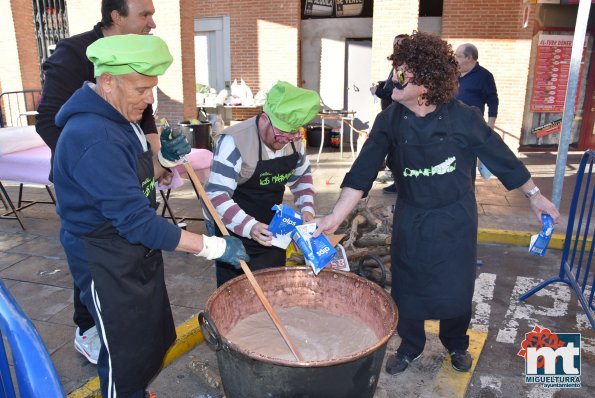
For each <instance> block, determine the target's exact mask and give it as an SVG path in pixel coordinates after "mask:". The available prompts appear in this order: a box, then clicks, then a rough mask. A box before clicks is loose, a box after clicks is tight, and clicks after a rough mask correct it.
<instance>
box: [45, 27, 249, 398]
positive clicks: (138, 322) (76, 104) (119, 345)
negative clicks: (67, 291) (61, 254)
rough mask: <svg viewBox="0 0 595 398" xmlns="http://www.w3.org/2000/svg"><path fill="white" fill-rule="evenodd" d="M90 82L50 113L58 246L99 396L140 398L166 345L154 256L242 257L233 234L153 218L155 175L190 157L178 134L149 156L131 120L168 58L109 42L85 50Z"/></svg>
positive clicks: (171, 336)
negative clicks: (84, 317) (88, 324)
mask: <svg viewBox="0 0 595 398" xmlns="http://www.w3.org/2000/svg"><path fill="white" fill-rule="evenodd" d="M87 57H88V58H89V60H91V62H93V65H94V70H95V76H96V84H93V83H90V82H85V84H84V85H83V87H81V88H80V89H79V90H77V91H76V92H75V93H74V94H73V95H72V97H70V99H69V100H68V101H67V102H66V103H65V104H64V106H63V107H62V108H61V109H60V111H59V112H58V114H57V115H56V125H57V126H58V127H60V128H63V130H62V133H61V135H60V138H59V139H58V144H57V147H56V154H55V158H54V184H55V189H56V195H57V202H58V204H57V205H56V211H57V213H58V215H59V216H60V221H61V229H60V241H61V243H62V245H63V246H64V251H65V253H66V257H67V260H68V266H69V269H70V272H71V274H72V277H73V278H74V280H75V282H76V285H77V286H79V287H80V289H81V301H82V302H83V303H84V304H85V306H86V307H87V308H88V309H89V310H90V311H91V314H92V316H93V318H94V320H95V324H96V325H97V328H98V332H99V336H100V339H101V350H100V352H99V359H98V363H97V372H98V374H99V379H100V385H101V392H102V395H103V396H104V397H113V396H125V397H134V398H136V397H138V398H144V397H145V394H146V387H147V385H148V384H149V382H150V381H151V380H152V379H153V378H154V377H155V376H156V374H157V372H158V371H159V369H160V368H161V364H162V363H163V358H164V356H165V353H166V351H167V349H168V348H169V347H170V346H171V345H172V343H173V342H174V340H175V337H176V333H175V327H174V323H173V318H172V313H171V308H170V305H169V299H168V296H167V291H166V288H165V281H164V270H163V258H162V255H161V250H168V251H173V250H177V251H184V252H190V253H194V254H195V255H198V256H202V257H206V258H208V259H221V260H223V261H226V262H229V263H231V264H234V265H235V266H238V267H239V261H240V259H243V260H247V259H248V256H247V255H246V252H245V250H244V248H243V247H242V244H241V242H240V241H239V240H238V239H237V238H233V237H225V238H219V237H207V236H204V235H197V234H193V233H191V232H188V231H184V230H181V229H180V228H179V227H178V226H177V225H174V224H171V223H169V222H168V221H166V220H165V219H164V218H162V217H159V216H158V215H157V214H156V213H155V208H156V201H155V178H157V177H158V175H156V174H158V173H156V172H155V170H159V169H163V168H168V167H172V166H174V165H176V164H177V163H178V162H179V160H180V158H181V157H182V156H184V155H185V154H187V153H188V152H190V146H189V145H188V143H187V141H186V140H185V138H184V137H183V136H177V137H171V139H170V140H162V147H161V150H160V152H159V154H158V155H156V156H153V154H152V152H151V151H150V150H149V148H148V146H147V142H146V139H145V137H144V134H143V133H142V131H141V129H140V127H139V126H138V124H137V122H138V121H139V120H140V119H141V116H142V114H143V112H144V110H145V109H146V107H147V105H148V104H151V103H152V102H153V94H152V88H153V87H154V86H155V85H156V84H157V76H159V75H162V74H164V73H165V71H166V70H167V68H168V67H169V66H170V65H171V63H172V56H171V54H170V53H169V50H168V48H167V45H166V44H165V42H164V41H163V40H161V39H160V38H159V37H156V36H150V35H120V36H109V37H105V38H102V39H99V40H97V41H95V42H94V43H93V44H91V45H90V46H89V47H88V48H87Z"/></svg>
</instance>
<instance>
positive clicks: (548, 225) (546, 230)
mask: <svg viewBox="0 0 595 398" xmlns="http://www.w3.org/2000/svg"><path fill="white" fill-rule="evenodd" d="M541 222H542V223H543V227H542V228H541V231H539V234H537V235H533V236H531V243H530V244H529V253H532V254H537V255H538V256H544V255H545V252H546V250H547V246H548V245H549V244H550V239H551V238H552V233H553V232H554V220H553V219H552V216H550V215H549V214H542V215H541Z"/></svg>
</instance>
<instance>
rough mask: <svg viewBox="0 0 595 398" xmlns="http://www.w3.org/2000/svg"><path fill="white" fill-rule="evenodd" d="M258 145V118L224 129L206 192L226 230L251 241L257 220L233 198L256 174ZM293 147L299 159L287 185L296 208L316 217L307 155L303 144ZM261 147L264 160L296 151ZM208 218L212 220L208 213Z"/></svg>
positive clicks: (288, 148) (216, 148) (298, 143)
mask: <svg viewBox="0 0 595 398" xmlns="http://www.w3.org/2000/svg"><path fill="white" fill-rule="evenodd" d="M258 143H259V142H258V136H257V131H256V120H255V118H251V119H248V120H246V121H244V122H242V123H239V124H236V125H234V126H232V127H229V128H227V129H225V130H224V131H223V132H222V135H220V136H219V137H217V144H216V147H215V153H214V155H213V163H212V164H211V173H210V175H209V181H208V183H207V186H206V189H205V190H206V192H207V196H208V197H209V199H210V200H211V202H212V203H213V206H214V207H215V209H216V210H217V213H218V214H219V216H220V217H221V219H222V221H223V224H225V226H226V227H227V229H228V230H230V231H232V232H234V233H235V234H237V235H240V236H243V237H246V238H250V231H251V230H252V227H253V226H254V225H255V224H256V223H257V222H258V221H257V220H256V219H255V218H254V217H252V216H251V215H249V214H247V213H246V212H245V211H244V210H242V209H241V208H240V206H239V205H238V204H237V203H236V202H235V201H234V200H233V199H232V196H233V193H234V192H235V190H236V189H237V187H238V186H241V185H242V183H244V182H246V181H248V180H249V179H250V178H251V177H252V174H253V173H254V169H255V168H256V163H257V162H258ZM294 145H295V147H296V150H297V151H298V153H299V159H298V163H297V166H296V168H295V170H294V172H293V175H292V176H291V177H290V178H289V180H288V181H287V186H288V187H289V189H290V190H291V192H292V194H293V198H294V203H295V205H296V206H297V208H298V209H299V210H300V211H301V212H305V211H308V212H310V213H312V214H315V211H314V184H313V181H312V171H311V169H310V161H309V160H308V157H307V156H306V154H305V150H304V145H303V144H302V143H301V142H296V143H295V144H294ZM262 148H263V149H264V150H263V152H262V155H263V160H266V159H274V158H278V157H281V156H286V155H289V154H291V153H292V152H293V150H292V147H291V144H287V145H286V146H285V147H284V148H283V149H281V150H279V151H276V152H274V151H272V150H271V149H269V148H268V147H267V146H266V145H264V144H262ZM205 217H206V218H210V217H208V214H206V212H205Z"/></svg>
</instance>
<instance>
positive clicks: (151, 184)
mask: <svg viewBox="0 0 595 398" xmlns="http://www.w3.org/2000/svg"><path fill="white" fill-rule="evenodd" d="M140 189H141V190H142V191H143V194H144V195H145V196H146V197H147V198H148V197H149V195H150V194H151V192H152V191H153V190H154V189H155V180H154V179H153V178H151V177H147V178H145V179H144V180H143V182H141V184H140Z"/></svg>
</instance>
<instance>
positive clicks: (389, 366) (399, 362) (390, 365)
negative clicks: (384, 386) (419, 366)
mask: <svg viewBox="0 0 595 398" xmlns="http://www.w3.org/2000/svg"><path fill="white" fill-rule="evenodd" d="M419 357H421V354H419V355H418V356H415V355H409V354H401V353H400V352H398V351H397V352H396V353H395V354H394V355H391V356H390V358H388V360H387V361H386V372H387V373H389V374H391V375H396V374H399V373H402V372H404V371H405V369H407V367H408V366H409V364H410V363H411V362H413V361H415V360H416V359H418V358H419Z"/></svg>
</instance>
